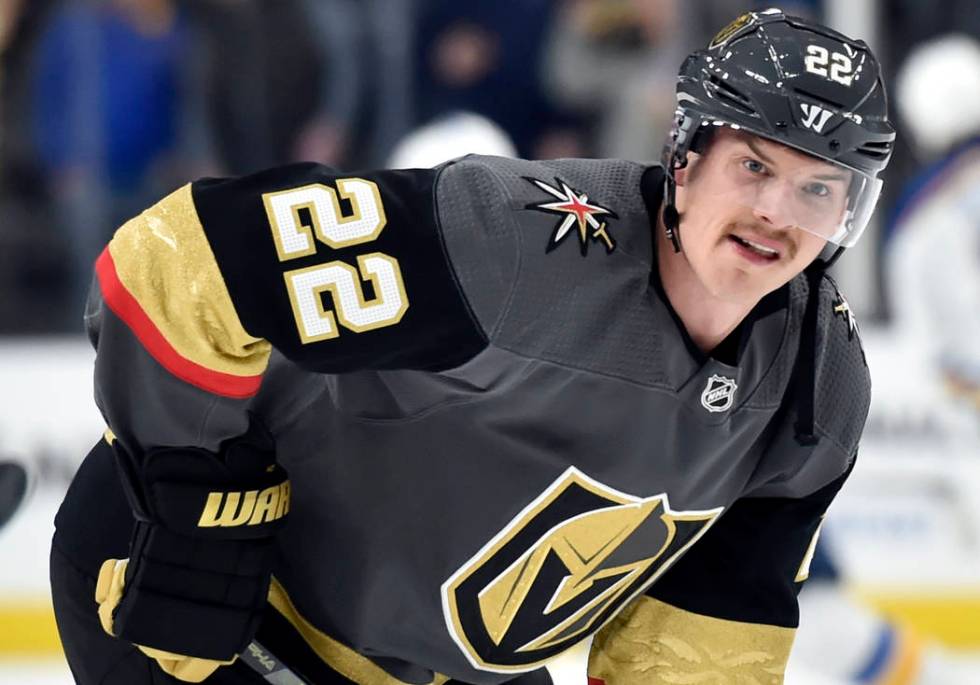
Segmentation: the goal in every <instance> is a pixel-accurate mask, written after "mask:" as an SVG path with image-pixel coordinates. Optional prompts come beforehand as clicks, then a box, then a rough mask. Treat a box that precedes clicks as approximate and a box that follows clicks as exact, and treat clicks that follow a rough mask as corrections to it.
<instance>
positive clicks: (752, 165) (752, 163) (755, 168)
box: [742, 157, 768, 174]
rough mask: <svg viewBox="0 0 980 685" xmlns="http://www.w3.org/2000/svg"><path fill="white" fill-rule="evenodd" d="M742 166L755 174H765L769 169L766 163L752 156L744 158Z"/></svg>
mask: <svg viewBox="0 0 980 685" xmlns="http://www.w3.org/2000/svg"><path fill="white" fill-rule="evenodd" d="M742 167H744V168H745V169H746V170H747V171H749V172H751V173H753V174H765V173H766V172H767V171H768V169H766V165H765V164H763V163H762V162H760V161H759V160H757V159H752V158H751V157H746V158H745V159H743V160H742Z"/></svg>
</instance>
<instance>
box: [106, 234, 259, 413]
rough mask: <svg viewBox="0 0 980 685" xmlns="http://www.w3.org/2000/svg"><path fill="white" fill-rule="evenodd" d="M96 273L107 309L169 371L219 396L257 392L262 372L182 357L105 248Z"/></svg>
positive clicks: (239, 395) (244, 395)
mask: <svg viewBox="0 0 980 685" xmlns="http://www.w3.org/2000/svg"><path fill="white" fill-rule="evenodd" d="M95 273H96V276H97V277H98V279H99V287H100V288H101V289H102V298H103V300H104V301H105V303H106V305H108V307H109V309H111V310H112V311H113V313H115V315H116V316H118V317H119V318H120V319H122V320H123V322H125V324H126V325H127V326H129V328H130V330H131V331H133V334H134V335H136V338H137V339H138V340H139V341H140V343H141V344H142V345H143V347H144V348H145V349H146V351H147V352H149V353H150V355H151V356H152V357H153V358H154V359H156V360H157V361H158V362H159V363H160V365H161V366H163V368H165V369H166V370H167V371H169V372H170V373H171V374H173V375H174V376H176V377H177V378H179V379H180V380H182V381H184V382H186V383H190V384H191V385H193V386H194V387H197V388H200V389H201V390H205V391H207V392H210V393H213V394H215V395H221V396H222V397H231V398H234V399H245V398H247V397H252V396H253V395H255V393H257V392H258V391H259V386H260V385H261V384H262V376H261V375H258V376H235V375H233V374H229V373H222V372H220V371H214V370H212V369H209V368H207V367H204V366H201V365H200V364H197V363H195V362H192V361H191V360H190V359H187V358H186V357H183V356H181V354H180V353H179V352H177V350H175V349H174V348H173V346H172V345H171V344H170V343H169V342H167V339H166V338H165V337H164V336H163V334H162V333H161V332H160V330H159V329H158V328H157V327H156V326H155V325H154V323H153V321H152V320H150V317H149V316H147V315H146V312H144V311H143V308H142V307H140V305H139V302H137V301H136V298H135V297H133V295H132V294H131V293H130V292H129V291H128V290H126V286H124V285H123V284H122V281H120V280H119V276H118V274H117V273H116V265H115V263H114V262H113V260H112V255H111V254H110V253H109V248H108V247H107V248H105V250H103V251H102V254H101V255H99V258H98V259H97V260H96V262H95Z"/></svg>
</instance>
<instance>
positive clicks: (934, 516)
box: [0, 0, 980, 685]
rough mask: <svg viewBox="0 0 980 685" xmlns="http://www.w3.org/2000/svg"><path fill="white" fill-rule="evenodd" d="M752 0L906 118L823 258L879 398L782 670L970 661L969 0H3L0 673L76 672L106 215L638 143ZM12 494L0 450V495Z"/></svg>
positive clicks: (660, 134)
mask: <svg viewBox="0 0 980 685" xmlns="http://www.w3.org/2000/svg"><path fill="white" fill-rule="evenodd" d="M768 6H778V7H781V8H782V9H784V10H786V11H787V12H789V13H794V14H799V15H804V16H810V17H813V18H817V19H820V20H822V21H824V22H825V23H827V24H829V25H830V26H832V27H834V28H836V29H838V30H841V31H843V32H844V33H847V34H849V35H852V36H855V37H859V38H863V39H865V40H866V41H867V42H868V43H869V44H870V45H871V47H872V49H873V50H874V51H875V53H876V54H877V56H878V57H879V59H880V61H881V62H882V64H883V67H884V70H885V73H886V78H887V81H888V85H889V89H890V94H891V101H892V107H893V114H894V121H895V124H896V127H897V129H898V131H899V137H898V142H897V148H896V152H895V155H894V157H893V160H892V163H891V166H890V168H889V171H888V176H887V182H886V185H885V191H884V195H883V197H882V200H881V202H880V204H879V206H878V210H877V215H876V219H875V221H874V224H873V225H872V227H870V228H869V230H868V232H867V233H866V234H865V237H864V238H863V240H862V241H861V243H860V244H859V245H858V246H857V247H855V248H853V249H851V250H849V251H848V254H847V255H845V257H844V258H843V259H842V260H841V263H840V265H839V267H838V268H837V273H836V276H837V279H838V281H839V282H840V284H841V287H842V290H843V291H844V292H845V293H847V295H848V298H849V301H850V306H851V308H852V310H853V311H854V312H855V313H856V314H857V318H858V320H859V322H860V326H861V336H862V339H863V341H864V345H865V349H866V352H867V356H868V362H869V364H870V366H871V371H872V378H873V381H874V399H873V405H872V412H871V417H870V420H869V424H868V428H867V431H866V435H865V440H864V442H863V447H862V454H861V458H860V461H859V465H858V468H857V470H856V471H855V473H854V475H853V477H852V478H851V481H850V482H849V483H848V485H847V487H846V488H845V490H844V492H843V494H842V496H841V497H840V498H839V500H838V502H837V503H836V504H835V505H834V507H833V508H832V510H831V513H830V515H829V517H828V521H827V525H826V526H825V532H824V536H823V540H824V541H823V543H822V546H821V550H820V552H819V553H818V557H817V560H816V563H815V571H814V575H815V577H814V580H812V581H811V583H810V584H809V586H808V588H807V590H805V591H804V595H803V600H802V602H803V604H802V607H803V618H802V621H803V625H802V628H801V631H800V636H799V638H798V649H797V651H796V654H795V655H794V662H793V668H792V671H791V676H790V678H789V679H788V681H787V682H789V683H790V685H793V684H794V683H798V684H802V683H818V682H819V683H825V685H829V684H831V683H838V685H841V684H843V683H877V684H879V685H885V684H886V683H890V684H895V685H903V684H906V683H908V684H912V683H916V684H918V685H931V684H932V683H943V684H944V685H962V684H965V683H973V682H980V46H978V43H977V42H976V41H977V39H980V5H978V3H977V2H976V0H861V1H857V0H823V1H821V0H812V1H810V2H803V1H801V2H784V3H779V2H771V3H764V4H760V3H752V2H748V1H747V0H696V1H695V0H687V1H683V0H467V1H466V2H460V1H459V0H0V388H2V389H3V392H2V393H0V465H2V463H3V462H19V463H22V464H26V465H27V466H28V471H29V472H30V476H31V477H30V481H29V484H28V486H27V496H26V498H25V499H26V501H25V502H24V503H23V504H22V505H21V506H20V508H19V510H17V511H4V510H3V508H2V506H0V525H3V521H4V520H6V519H7V518H8V517H9V518H10V520H9V522H8V523H7V524H6V525H5V526H4V527H3V529H2V530H0V682H2V683H68V682H71V677H70V675H69V674H68V671H67V667H66V666H64V664H63V662H62V660H61V659H60V651H59V647H58V642H57V636H56V632H55V628H54V622H53V618H52V616H51V613H50V608H49V605H50V601H49V599H48V595H47V592H48V590H47V550H48V544H49V540H50V536H51V532H52V523H51V521H52V519H53V515H54V511H55V509H56V508H57V505H58V504H59V503H60V500H61V497H62V496H63V494H64V491H65V489H66V487H67V485H68V483H69V481H70V478H71V476H72V474H73V472H74V470H75V468H76V467H77V464H78V463H79V461H80V460H81V458H82V457H83V456H84V455H85V454H86V452H87V450H88V448H89V447H90V445H91V444H92V443H93V442H94V441H95V440H96V439H97V437H98V436H99V435H100V433H101V430H102V423H101V420H100V417H99V415H98V412H97V411H96V409H95V406H94V403H93V401H92V399H91V379H90V375H91V363H92V359H93V354H92V352H91V350H90V349H89V347H88V344H87V342H86V341H85V339H84V336H83V333H82V321H81V312H82V306H83V302H84V299H85V294H86V291H87V289H88V284H89V279H90V274H91V265H92V263H93V261H94V259H95V257H96V256H97V254H98V252H99V251H100V250H101V248H102V246H103V245H104V244H105V242H106V241H107V240H108V238H109V237H110V236H111V234H112V232H113V230H114V229H115V228H116V227H117V226H118V225H119V224H121V223H122V222H123V221H125V220H126V219H127V218H128V217H130V216H132V215H133V214H135V213H137V212H139V211H140V210H141V209H142V208H144V207H146V206H148V205H149V204H151V203H152V202H154V201H155V200H156V199H157V198H159V197H161V196H163V195H164V194H166V193H168V192H169V191H171V190H173V189H175V188H176V187H178V186H180V185H183V184H184V183H186V182H188V181H190V180H192V179H194V178H197V177H200V176H214V175H238V174H244V173H248V172H251V171H255V170H259V169H262V168H265V167H268V166H273V165H277V164H282V163H287V162H291V161H296V160H315V161H319V162H322V163H326V164H330V165H332V166H335V167H338V168H340V169H346V170H353V169H358V168H369V167H378V166H386V165H389V164H392V165H398V164H401V165H423V164H429V163H431V162H432V161H435V159H434V158H432V156H433V155H435V156H436V157H438V156H439V155H440V154H442V155H445V154H446V153H447V152H448V153H449V154H450V155H455V154H461V153H463V152H466V151H468V150H470V149H481V150H484V148H483V147H481V146H482V145H484V144H487V141H488V140H491V139H492V140H494V141H497V142H495V143H494V145H498V146H499V147H497V148H496V149H498V150H499V151H500V152H502V153H503V152H508V153H516V154H517V155H519V156H523V157H532V158H554V157H566V156H587V157H625V158H629V159H636V160H644V161H649V162H654V161H657V160H659V157H660V148H661V145H662V142H663V140H664V137H665V135H666V133H667V130H668V121H669V119H670V116H671V114H672V111H673V84H674V75H675V74H676V71H677V68H678V66H679V64H680V62H681V60H682V59H683V57H684V55H686V54H687V53H688V52H690V51H691V50H692V49H694V48H696V47H698V46H702V45H704V44H706V43H707V41H708V40H709V39H710V38H711V36H712V35H713V34H714V33H715V32H716V31H717V30H718V29H720V28H721V27H722V26H724V25H725V24H727V23H728V22H729V21H730V20H731V19H733V18H735V17H736V16H737V15H739V14H741V13H742V12H744V11H747V10H750V9H761V8H764V7H768ZM463 113H465V114H466V116H462V114H463ZM472 115H476V116H477V117H479V118H475V117H474V116H472ZM474 121H477V122H479V125H478V126H477V127H476V128H475V129H474V128H473V127H472V126H471V125H470V124H472V122H474ZM461 122H462V123H461ZM467 122H469V123H467ZM420 130H421V133H419V131H420ZM453 136H456V138H453ZM453 140H455V142H454V143H451V142H450V141H453ZM450 151H451V152H450ZM19 487H20V486H19V485H18V484H17V483H13V484H11V483H6V484H5V483H4V481H3V471H2V470H0V504H2V503H3V501H4V500H5V499H6V500H8V501H13V500H15V499H17V492H18V489H19ZM974 678H976V680H974ZM570 682H574V681H570ZM580 682H581V683H583V684H584V677H583V679H582V680H581V681H580Z"/></svg>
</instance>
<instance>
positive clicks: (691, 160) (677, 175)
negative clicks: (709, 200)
mask: <svg viewBox="0 0 980 685" xmlns="http://www.w3.org/2000/svg"><path fill="white" fill-rule="evenodd" d="M700 159H701V155H699V154H698V153H697V152H688V153H687V165H686V166H685V167H684V168H683V169H674V181H676V182H677V185H679V186H684V185H687V181H688V177H689V176H690V172H691V167H693V166H694V165H695V164H697V163H698V160H700Z"/></svg>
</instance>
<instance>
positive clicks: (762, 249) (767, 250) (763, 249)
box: [739, 238, 779, 255]
mask: <svg viewBox="0 0 980 685" xmlns="http://www.w3.org/2000/svg"><path fill="white" fill-rule="evenodd" d="M739 240H741V241H742V242H743V243H745V244H746V245H748V246H749V247H751V248H753V249H756V250H758V251H759V252H761V253H763V254H767V255H775V254H779V252H778V251H777V250H774V249H772V248H771V247H766V246H765V245H760V244H759V243H753V242H752V241H751V240H746V239H745V238H739Z"/></svg>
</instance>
